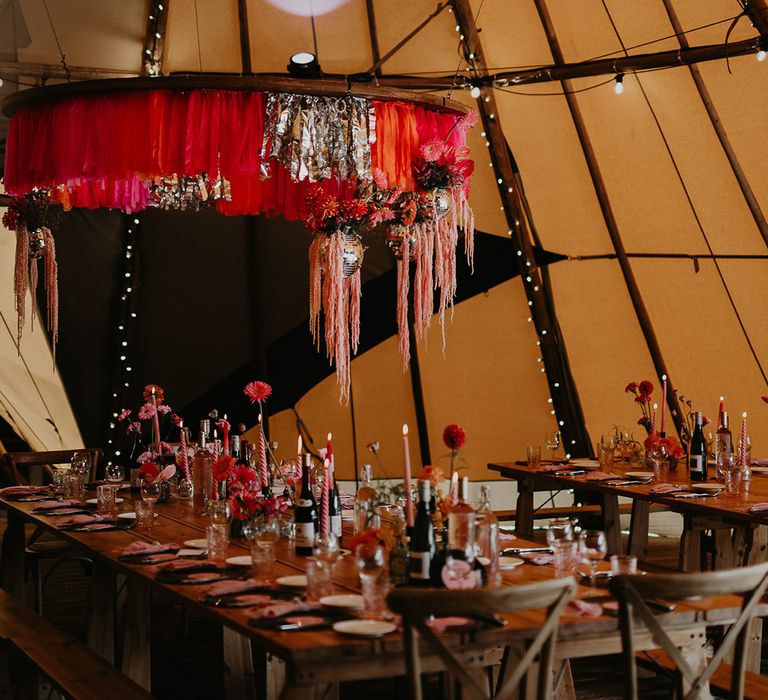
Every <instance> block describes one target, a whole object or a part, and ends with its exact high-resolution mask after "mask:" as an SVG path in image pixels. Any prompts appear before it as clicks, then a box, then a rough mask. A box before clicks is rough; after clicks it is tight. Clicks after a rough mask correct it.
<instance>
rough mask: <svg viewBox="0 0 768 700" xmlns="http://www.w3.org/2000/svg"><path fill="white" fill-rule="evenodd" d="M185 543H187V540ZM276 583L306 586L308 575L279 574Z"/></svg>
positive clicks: (295, 586) (293, 586)
mask: <svg viewBox="0 0 768 700" xmlns="http://www.w3.org/2000/svg"><path fill="white" fill-rule="evenodd" d="M184 544H186V542H185V543H184ZM275 583H277V584H278V585H279V586H286V587H287V588H306V587H307V577H306V576H305V575H304V574H296V575H295V576H279V577H278V578H276V579H275Z"/></svg>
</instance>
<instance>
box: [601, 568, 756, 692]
mask: <svg viewBox="0 0 768 700" xmlns="http://www.w3.org/2000/svg"><path fill="white" fill-rule="evenodd" d="M610 588H611V592H612V593H613V595H614V596H615V597H616V598H617V599H618V601H619V621H620V625H621V641H622V650H623V659H624V670H625V678H626V680H625V697H626V698H628V699H631V700H636V698H637V671H636V668H635V649H634V636H633V631H634V625H635V617H637V618H639V619H640V621H642V623H643V624H644V625H645V626H646V627H647V628H648V630H649V631H650V632H651V634H652V635H653V638H654V640H655V642H656V643H657V644H659V646H661V647H662V648H663V649H664V651H666V652H667V654H669V657H670V658H671V659H672V661H673V662H674V664H675V666H676V667H677V669H678V671H679V672H680V674H681V676H682V679H683V680H684V681H685V683H686V685H687V686H688V687H689V688H690V689H689V691H688V692H687V693H686V694H685V696H684V698H685V700H692V699H693V698H697V697H699V694H700V692H701V691H702V690H703V689H704V688H705V686H706V685H707V683H708V682H709V679H710V678H711V677H712V675H713V674H714V672H715V671H716V670H717V668H718V666H719V665H720V663H721V662H722V661H723V658H724V657H725V655H726V654H728V652H729V651H730V650H731V649H732V648H733V649H734V663H733V669H732V679H731V683H732V685H731V687H732V692H733V695H732V697H734V698H739V699H741V698H743V697H744V671H745V667H746V666H745V665H746V644H747V637H748V632H749V624H748V623H749V622H750V620H751V619H752V618H753V617H754V615H755V607H756V606H757V604H758V603H759V602H760V599H761V598H762V596H763V594H764V593H765V591H766V588H768V563H766V564H758V565H757V566H749V567H744V568H740V569H728V570H723V571H711V572H705V573H680V574H662V575H650V574H649V575H646V576H639V575H635V576H617V577H616V578H614V579H612V580H611V583H610ZM714 595H738V596H740V597H741V612H740V614H739V616H738V618H737V620H736V622H735V623H734V624H733V625H731V627H730V629H729V630H728V632H727V633H726V635H725V637H724V638H723V641H722V643H721V644H720V647H719V648H718V650H717V651H716V652H715V655H714V656H713V657H712V659H711V661H710V662H709V664H708V665H707V667H706V669H705V670H704V671H703V672H702V673H701V674H698V673H697V671H696V670H695V669H692V668H691V666H690V664H689V663H688V662H687V661H686V660H685V659H684V658H683V655H682V654H681V652H680V650H679V649H678V648H677V646H676V645H675V644H674V642H672V640H671V639H670V638H669V636H668V635H667V634H666V632H665V631H664V628H663V627H662V626H661V624H660V623H659V622H658V620H657V619H656V618H655V617H654V615H653V613H652V612H651V610H650V609H649V607H648V605H647V604H646V602H645V601H646V600H649V599H653V598H662V599H667V600H682V599H685V598H693V597H697V596H702V597H706V596H714Z"/></svg>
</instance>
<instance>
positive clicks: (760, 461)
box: [0, 457, 768, 493]
mask: <svg viewBox="0 0 768 700" xmlns="http://www.w3.org/2000/svg"><path fill="white" fill-rule="evenodd" d="M751 464H754V465H755V466H756V467H768V457H758V458H757V459H753V460H752V461H751ZM0 493H2V491H0Z"/></svg>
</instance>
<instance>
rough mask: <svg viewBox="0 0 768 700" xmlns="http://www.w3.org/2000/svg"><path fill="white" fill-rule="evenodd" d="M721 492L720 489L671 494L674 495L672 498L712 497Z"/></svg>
mask: <svg viewBox="0 0 768 700" xmlns="http://www.w3.org/2000/svg"><path fill="white" fill-rule="evenodd" d="M719 493H720V491H716V492H715V493H693V492H690V491H683V492H682V493H671V494H669V495H670V496H672V498H712V497H713V496H717V495H718V494H719Z"/></svg>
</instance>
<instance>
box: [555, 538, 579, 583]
mask: <svg viewBox="0 0 768 700" xmlns="http://www.w3.org/2000/svg"><path fill="white" fill-rule="evenodd" d="M552 551H553V556H554V564H555V576H556V577H557V578H560V577H562V576H571V575H572V574H573V573H574V572H575V571H576V568H577V566H578V564H579V543H578V542H575V541H573V540H563V541H561V542H559V543H558V544H557V545H556V546H555V547H553V549H552Z"/></svg>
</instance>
